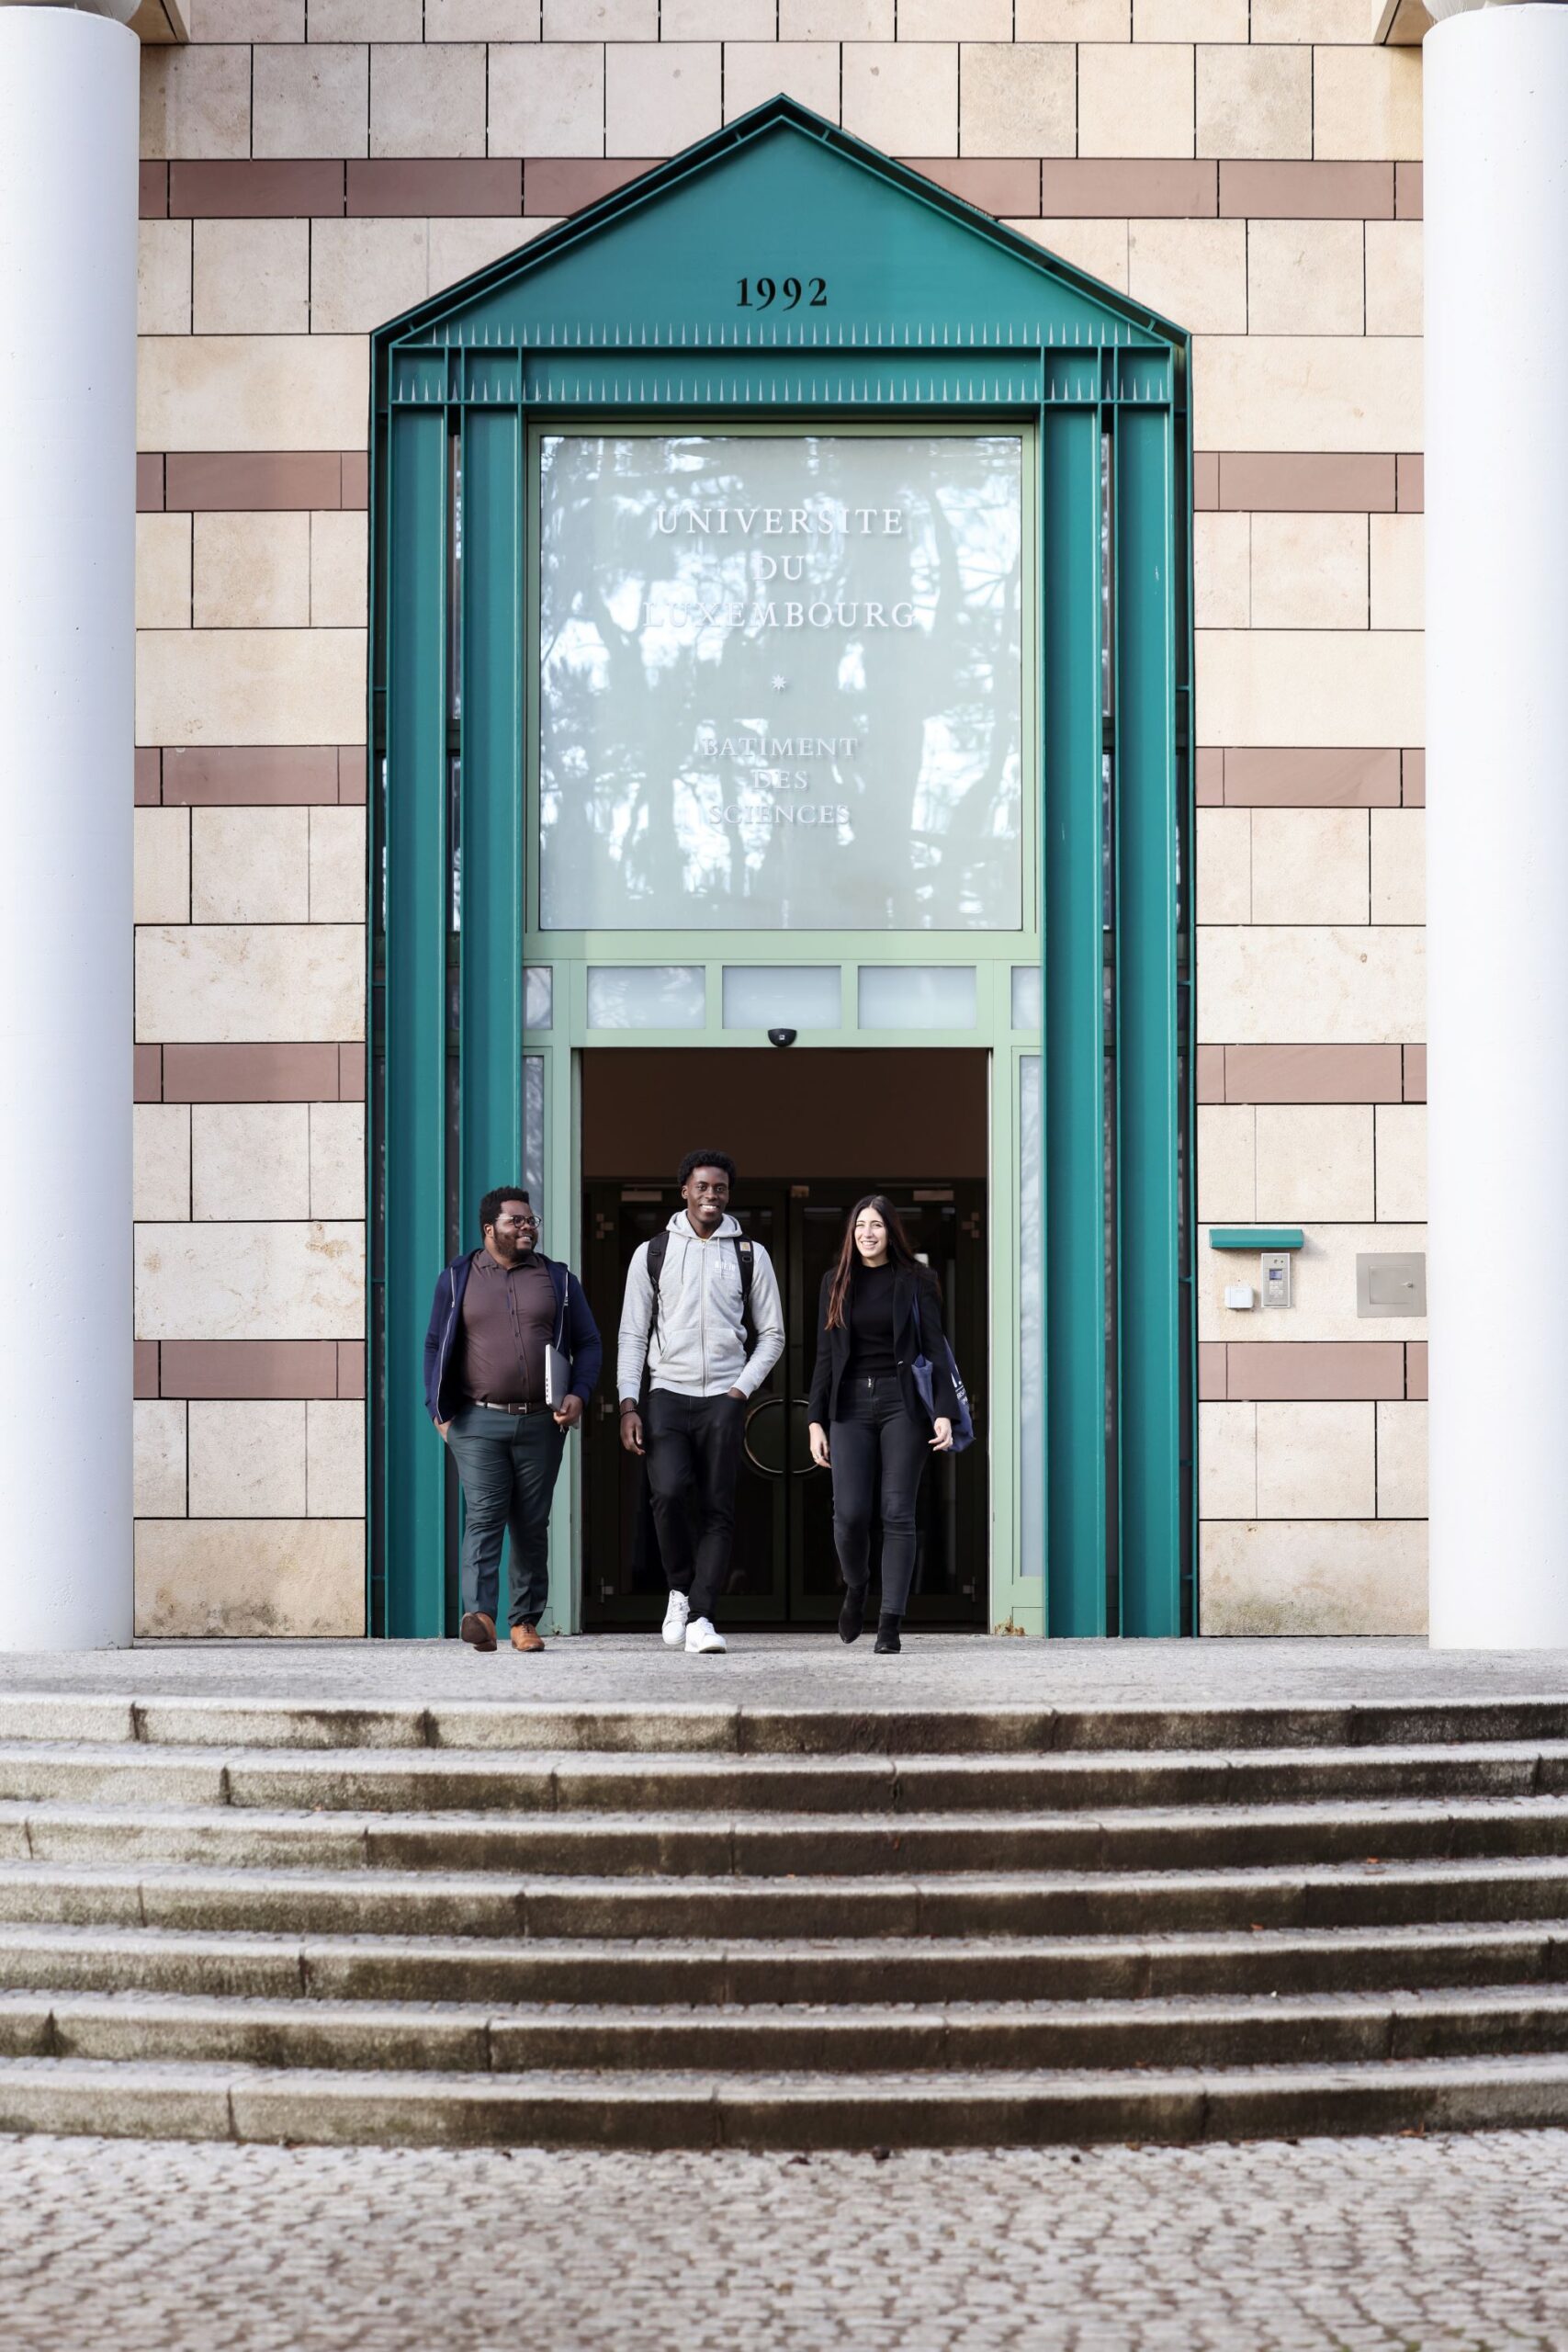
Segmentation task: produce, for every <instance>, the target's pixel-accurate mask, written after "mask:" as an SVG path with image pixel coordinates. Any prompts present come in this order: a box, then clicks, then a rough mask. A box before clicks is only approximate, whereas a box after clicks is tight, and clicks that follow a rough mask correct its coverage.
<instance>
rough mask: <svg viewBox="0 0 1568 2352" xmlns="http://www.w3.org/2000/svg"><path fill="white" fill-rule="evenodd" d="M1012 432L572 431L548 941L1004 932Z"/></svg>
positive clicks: (550, 486) (1015, 851)
mask: <svg viewBox="0 0 1568 2352" xmlns="http://www.w3.org/2000/svg"><path fill="white" fill-rule="evenodd" d="M1022 447H1023V445H1022V442H1021V439H1020V437H1019V436H1018V435H1016V434H983V435H971V434H963V435H951V434H950V435H937V434H922V433H908V434H892V433H890V434H886V435H844V434H837V435H835V434H789V435H767V434H762V435H745V436H744V437H742V436H738V435H724V434H716V435H703V434H675V435H670V434H638V435H622V436H615V435H582V434H552V435H547V436H546V437H545V439H544V441H543V442H542V444H541V448H540V460H539V466H540V551H539V628H540V634H539V676H540V711H539V822H540V834H541V839H540V864H539V891H540V920H541V922H543V924H544V926H545V928H546V929H547V930H568V931H571V930H581V931H586V930H607V931H624V930H627V929H637V930H651V931H668V930H680V931H692V930H702V929H710V930H737V929H739V928H741V927H755V928H758V929H761V930H777V931H988V930H1000V931H1013V930H1017V929H1018V927H1019V925H1020V923H1021V919H1022V903H1023V902H1022V860H1021V856H1020V854H1019V852H1020V807H1021V741H1022V700H1021V676H1022V660H1021V645H1022V625H1021V594H1022V561H1021V550H1022V539H1023V531H1022Z"/></svg>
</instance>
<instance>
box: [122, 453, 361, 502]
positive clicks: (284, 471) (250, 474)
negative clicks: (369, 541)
mask: <svg viewBox="0 0 1568 2352" xmlns="http://www.w3.org/2000/svg"><path fill="white" fill-rule="evenodd" d="M369 469H370V461H369V459H368V458H367V456H366V453H365V451H364V450H363V449H194V450H178V449H176V450H174V451H172V452H170V453H169V454H168V455H167V456H165V455H164V453H163V452H162V451H158V450H151V451H143V452H142V453H141V455H139V456H138V458H137V460H136V506H137V512H138V513H139V514H141V515H161V514H164V513H168V514H171V515H193V514H194V515H205V514H213V513H217V514H264V513H272V512H276V511H277V510H279V509H282V508H298V507H318V508H325V509H328V510H334V509H343V510H344V511H347V510H350V509H352V510H354V511H356V512H358V513H360V514H363V513H364V511H365V509H366V508H367V506H368V504H369V503H370V470H369Z"/></svg>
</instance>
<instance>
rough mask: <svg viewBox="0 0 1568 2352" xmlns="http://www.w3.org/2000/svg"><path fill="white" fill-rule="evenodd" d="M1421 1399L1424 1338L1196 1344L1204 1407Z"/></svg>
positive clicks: (1424, 1374) (1424, 1382) (1424, 1373)
mask: <svg viewBox="0 0 1568 2352" xmlns="http://www.w3.org/2000/svg"><path fill="white" fill-rule="evenodd" d="M1426 1394H1427V1342H1426V1340H1275V1341H1272V1342H1270V1341H1268V1340H1201V1341H1200V1343H1199V1348H1198V1395H1199V1398H1200V1400H1201V1402H1202V1403H1204V1404H1209V1405H1218V1404H1226V1403H1229V1404H1251V1403H1254V1402H1256V1403H1258V1404H1310V1403H1335V1404H1351V1403H1358V1402H1360V1401H1362V1400H1364V1399H1367V1398H1375V1399H1376V1400H1377V1401H1378V1402H1379V1403H1383V1402H1396V1401H1403V1400H1404V1399H1407V1398H1408V1399H1412V1400H1415V1401H1419V1400H1420V1399H1422V1398H1424V1397H1425V1396H1426Z"/></svg>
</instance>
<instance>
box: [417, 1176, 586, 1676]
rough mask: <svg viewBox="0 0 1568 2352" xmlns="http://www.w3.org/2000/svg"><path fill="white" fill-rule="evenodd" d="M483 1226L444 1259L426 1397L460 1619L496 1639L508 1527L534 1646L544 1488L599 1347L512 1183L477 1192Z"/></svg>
mask: <svg viewBox="0 0 1568 2352" xmlns="http://www.w3.org/2000/svg"><path fill="white" fill-rule="evenodd" d="M479 1231H480V1233H481V1234H482V1235H483V1237H484V1239H483V1243H482V1246H481V1247H480V1248H479V1249H478V1250H464V1251H463V1252H462V1253H461V1255H460V1256H458V1257H456V1258H454V1259H453V1261H452V1262H451V1264H450V1265H449V1266H447V1267H446V1269H445V1270H444V1271H443V1272H442V1275H441V1279H440V1281H439V1282H438V1283H436V1285H435V1299H434V1305H433V1306H432V1308H431V1311H430V1329H429V1330H428V1331H427V1333H426V1334H425V1340H424V1402H425V1408H426V1409H427V1411H428V1412H429V1414H430V1418H431V1419H432V1420H433V1421H434V1424H435V1427H436V1430H437V1433H438V1434H439V1435H440V1436H441V1437H443V1438H444V1439H445V1440H446V1444H447V1446H448V1447H449V1448H450V1451H451V1454H452V1459H453V1460H454V1462H456V1464H457V1476H458V1478H459V1479H460V1480H461V1482H462V1487H463V1506H464V1509H463V1547H462V1554H461V1559H460V1567H459V1582H460V1590H461V1595H462V1610H463V1615H462V1623H461V1624H460V1625H459V1627H458V1632H459V1634H460V1635H461V1637H462V1639H463V1640H464V1641H465V1642H467V1643H468V1644H469V1645H470V1646H471V1647H473V1648H474V1649H476V1650H493V1649H494V1647H495V1621H496V1604H497V1600H498V1596H499V1592H500V1583H501V1547H502V1538H503V1537H504V1536H505V1535H506V1534H507V1533H508V1532H510V1533H511V1536H512V1559H511V1578H510V1591H511V1610H510V1615H511V1620H512V1646H513V1649H514V1650H542V1649H543V1648H544V1646H545V1645H544V1643H543V1642H542V1641H541V1639H540V1638H539V1620H540V1618H541V1617H542V1616H543V1615H544V1613H545V1606H546V1603H547V1600H548V1598H549V1588H550V1566H549V1522H550V1498H551V1496H552V1495H553V1494H554V1492H555V1484H556V1476H557V1473H558V1470H559V1469H560V1461H561V1450H562V1448H563V1446H564V1445H565V1443H566V1433H567V1431H568V1430H574V1429H576V1428H577V1427H578V1425H579V1424H580V1422H581V1419H582V1416H583V1414H584V1412H585V1411H586V1410H587V1408H588V1405H589V1402H590V1400H591V1398H592V1395H593V1385H594V1382H595V1381H596V1380H597V1379H598V1377H599V1364H600V1359H601V1356H602V1353H603V1351H602V1349H601V1347H600V1342H599V1329H598V1326H597V1325H596V1324H595V1322H594V1320H593V1317H592V1313H591V1312H590V1310H589V1306H588V1301H587V1299H586V1298H585V1297H584V1296H583V1295H582V1285H581V1283H580V1282H579V1281H578V1279H577V1276H576V1275H575V1274H574V1273H571V1272H569V1271H568V1269H567V1268H566V1267H565V1266H564V1265H562V1264H561V1263H560V1261H558V1259H555V1258H547V1257H546V1256H545V1254H544V1252H543V1250H540V1248H539V1246H538V1242H539V1221H538V1219H537V1217H536V1216H535V1215H534V1212H533V1209H532V1208H531V1207H530V1206H529V1203H528V1195H527V1193H525V1191H524V1190H523V1188H522V1186H521V1185H520V1184H503V1185H502V1186H501V1187H500V1188H499V1189H498V1190H497V1191H495V1192H492V1193H486V1194H485V1196H484V1198H483V1200H482V1201H481V1202H480V1203H479Z"/></svg>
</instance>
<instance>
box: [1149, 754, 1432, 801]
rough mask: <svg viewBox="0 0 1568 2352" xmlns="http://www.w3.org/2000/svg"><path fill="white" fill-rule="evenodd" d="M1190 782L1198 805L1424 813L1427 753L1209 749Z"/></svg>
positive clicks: (1198, 757)
mask: <svg viewBox="0 0 1568 2352" xmlns="http://www.w3.org/2000/svg"><path fill="white" fill-rule="evenodd" d="M1192 785H1193V796H1194V797H1195V799H1196V800H1197V803H1198V806H1199V808H1200V809H1424V808H1425V807H1426V805H1427V754H1426V752H1424V751H1422V750H1420V749H1418V748H1416V746H1414V745H1411V746H1407V747H1406V748H1405V749H1404V750H1403V751H1398V750H1394V749H1393V748H1385V747H1382V746H1379V747H1378V748H1377V749H1375V750H1371V749H1355V748H1347V749H1344V750H1339V749H1335V750H1332V751H1324V750H1310V751H1292V750H1291V749H1289V748H1287V747H1284V746H1280V747H1277V748H1276V747H1270V746H1268V745H1263V746H1258V745H1249V746H1248V747H1247V749H1245V750H1242V751H1222V750H1219V749H1218V748H1217V747H1215V746H1213V745H1210V746H1207V747H1205V748H1204V749H1202V750H1201V751H1199V752H1197V754H1196V755H1195V758H1194V761H1193V775H1192Z"/></svg>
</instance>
